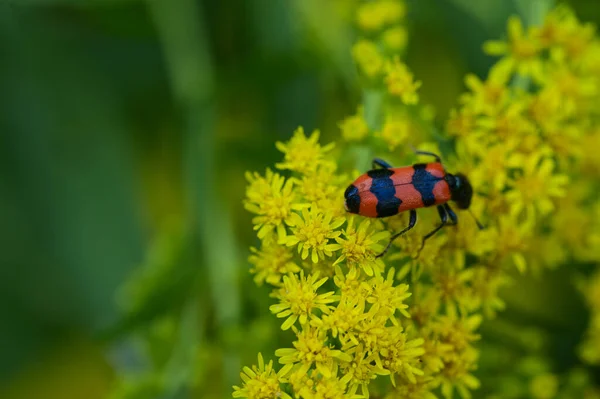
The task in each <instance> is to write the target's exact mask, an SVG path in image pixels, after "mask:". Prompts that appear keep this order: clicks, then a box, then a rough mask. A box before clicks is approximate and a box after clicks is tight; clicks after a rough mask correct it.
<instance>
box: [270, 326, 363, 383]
mask: <svg viewBox="0 0 600 399" xmlns="http://www.w3.org/2000/svg"><path fill="white" fill-rule="evenodd" d="M297 336H298V340H297V341H294V348H284V349H277V350H276V351H275V355H276V356H278V357H279V363H281V364H286V365H290V364H298V365H299V366H300V368H299V370H298V373H301V374H303V373H306V372H308V370H309V369H310V368H311V367H312V366H314V367H315V369H316V370H317V371H318V372H319V373H321V375H322V376H323V377H325V378H331V376H332V375H333V371H334V370H335V369H336V364H337V362H339V361H344V362H349V361H351V360H352V358H351V357H350V356H348V354H346V353H344V352H342V351H341V350H337V349H331V348H330V347H329V346H328V345H327V341H328V340H327V334H326V333H325V332H323V331H320V330H318V329H316V328H312V327H307V328H306V329H304V330H302V331H300V332H298V333H297ZM300 370H301V371H300Z"/></svg>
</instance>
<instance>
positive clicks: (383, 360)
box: [374, 326, 425, 386]
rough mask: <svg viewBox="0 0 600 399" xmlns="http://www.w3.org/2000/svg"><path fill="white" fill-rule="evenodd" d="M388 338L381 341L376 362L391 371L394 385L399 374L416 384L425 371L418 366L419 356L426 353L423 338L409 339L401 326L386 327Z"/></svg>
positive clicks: (375, 358)
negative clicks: (418, 377) (417, 378)
mask: <svg viewBox="0 0 600 399" xmlns="http://www.w3.org/2000/svg"><path fill="white" fill-rule="evenodd" d="M386 330H387V332H388V333H389V335H388V337H387V339H385V340H383V342H381V343H380V346H379V348H378V353H377V354H376V356H375V357H374V361H375V364H377V365H378V366H379V367H381V368H382V369H383V370H387V371H389V372H390V378H391V380H392V385H394V386H395V385H396V379H395V376H396V375H399V376H401V377H402V378H403V379H405V380H408V381H409V382H410V383H412V384H416V382H417V380H416V376H422V375H423V374H424V373H423V371H422V370H421V369H420V368H419V367H417V366H416V364H417V363H418V362H419V360H420V359H419V357H420V356H422V355H423V354H424V353H425V350H424V349H423V342H424V340H423V338H417V339H408V337H407V334H406V332H405V331H404V329H403V328H402V327H401V326H393V327H389V328H387V329H386Z"/></svg>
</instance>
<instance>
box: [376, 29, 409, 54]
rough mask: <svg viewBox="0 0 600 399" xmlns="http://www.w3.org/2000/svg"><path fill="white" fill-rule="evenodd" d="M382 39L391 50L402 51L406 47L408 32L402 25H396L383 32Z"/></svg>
mask: <svg viewBox="0 0 600 399" xmlns="http://www.w3.org/2000/svg"><path fill="white" fill-rule="evenodd" d="M381 40H382V41H383V44H384V46H385V48H386V49H388V50H389V51H393V52H400V51H402V50H404V48H405V47H406V44H407V42H408V32H406V28H404V27H402V26H394V27H393V28H390V29H387V30H386V31H385V32H383V33H382V35H381Z"/></svg>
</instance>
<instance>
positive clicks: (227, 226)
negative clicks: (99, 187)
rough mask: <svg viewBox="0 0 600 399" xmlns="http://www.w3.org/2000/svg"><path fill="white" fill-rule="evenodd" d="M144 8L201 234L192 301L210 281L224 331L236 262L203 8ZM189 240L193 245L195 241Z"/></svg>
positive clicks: (232, 316) (230, 366)
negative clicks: (178, 122)
mask: <svg viewBox="0 0 600 399" xmlns="http://www.w3.org/2000/svg"><path fill="white" fill-rule="evenodd" d="M148 7H149V10H150V12H151V14H152V17H153V19H154V23H155V25H156V29H157V33H158V36H159V40H160V41H161V44H162V47H163V51H164V56H165V60H166V63H167V68H168V71H169V77H170V80H171V86H172V90H173V95H174V97H175V100H176V103H177V105H178V107H179V109H180V110H181V116H182V121H183V130H184V131H183V137H184V142H183V145H184V150H183V151H184V154H183V162H184V168H183V172H184V177H185V180H184V181H185V183H186V187H187V192H188V198H187V202H188V203H187V208H188V211H189V231H190V237H192V239H195V238H196V237H198V238H199V241H200V247H201V249H202V251H201V257H199V259H200V262H201V264H199V265H198V266H199V267H202V266H204V267H206V270H207V273H208V284H206V282H204V281H199V282H198V284H197V285H196V287H197V297H196V298H191V300H192V301H198V297H200V296H201V295H202V285H208V290H209V291H210V293H211V296H212V304H213V306H214V309H215V315H216V322H217V327H218V329H219V330H220V331H221V332H222V333H221V334H220V335H221V336H222V335H224V332H225V331H226V330H228V329H230V328H236V327H237V325H239V319H240V306H239V304H240V295H239V290H238V284H237V266H238V265H239V264H240V262H239V256H238V254H237V246H236V242H235V239H234V234H233V226H232V222H231V214H230V212H229V210H228V209H227V208H226V207H225V206H224V205H223V202H222V201H220V200H219V198H218V195H217V184H216V183H217V182H216V177H217V175H216V171H217V170H218V167H217V165H216V161H217V160H216V158H215V153H216V148H215V147H216V140H215V128H214V123H213V120H214V117H215V116H214V115H215V112H214V100H213V98H214V90H215V83H214V72H213V66H212V64H211V56H210V50H209V48H208V43H207V39H206V34H205V27H204V19H203V15H202V10H201V9H200V7H198V3H197V2H195V1H194V0H178V1H163V0H148ZM190 245H191V246H192V248H196V246H197V245H196V243H195V242H191V243H190ZM190 325H191V323H189V324H187V326H188V327H189V326H190ZM182 327H183V326H182ZM190 328H191V327H190ZM194 328H197V327H194ZM224 345H225V347H224V348H223V350H224V359H223V361H224V368H225V370H224V374H225V381H224V383H225V384H227V385H228V386H231V385H233V384H234V383H235V382H237V379H238V372H239V369H240V360H239V356H238V354H237V353H236V352H235V351H234V350H233V349H232V348H231V347H227V343H225V344H224Z"/></svg>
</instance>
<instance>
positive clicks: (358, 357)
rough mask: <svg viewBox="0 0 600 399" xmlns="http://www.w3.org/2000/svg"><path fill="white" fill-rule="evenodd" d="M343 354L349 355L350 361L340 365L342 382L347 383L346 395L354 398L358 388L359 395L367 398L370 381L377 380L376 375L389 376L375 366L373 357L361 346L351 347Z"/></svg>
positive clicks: (387, 372)
mask: <svg viewBox="0 0 600 399" xmlns="http://www.w3.org/2000/svg"><path fill="white" fill-rule="evenodd" d="M345 353H347V354H348V355H350V356H351V359H350V361H349V362H348V363H345V364H342V365H340V368H341V372H342V375H344V378H343V379H342V380H344V381H347V383H348V385H349V388H348V395H349V396H350V397H355V396H356V394H357V391H358V389H359V388H360V391H361V393H360V395H362V397H365V398H368V397H369V384H370V383H371V381H372V380H374V379H375V378H377V375H389V374H390V372H389V371H388V370H384V369H382V368H381V367H380V366H378V365H377V364H375V362H374V355H370V352H369V351H368V350H366V349H365V348H364V346H363V345H353V346H352V347H351V348H349V349H347V350H346V351H345Z"/></svg>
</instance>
